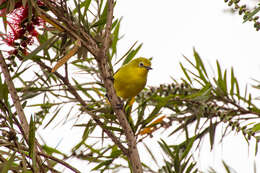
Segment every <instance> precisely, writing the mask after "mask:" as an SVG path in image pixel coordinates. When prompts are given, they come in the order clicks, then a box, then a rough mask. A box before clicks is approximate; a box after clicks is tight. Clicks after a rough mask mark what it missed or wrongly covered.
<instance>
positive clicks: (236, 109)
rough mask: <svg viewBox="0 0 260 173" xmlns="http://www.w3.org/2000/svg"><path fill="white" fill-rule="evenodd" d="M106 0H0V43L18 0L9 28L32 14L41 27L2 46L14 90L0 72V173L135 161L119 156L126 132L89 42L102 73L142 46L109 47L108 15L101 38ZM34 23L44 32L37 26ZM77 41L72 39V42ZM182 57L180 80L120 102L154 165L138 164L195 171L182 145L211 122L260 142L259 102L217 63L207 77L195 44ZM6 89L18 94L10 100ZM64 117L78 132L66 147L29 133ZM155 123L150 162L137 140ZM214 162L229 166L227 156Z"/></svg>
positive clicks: (114, 37) (189, 147)
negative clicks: (20, 12) (17, 16)
mask: <svg viewBox="0 0 260 173" xmlns="http://www.w3.org/2000/svg"><path fill="white" fill-rule="evenodd" d="M35 2H36V3H35ZM110 2H113V1H110V0H108V1H104V0H100V1H98V0H96V1H91V0H86V1H80V0H74V1H66V0H59V1H58V0H57V1H55V0H53V1H45V0H42V1H33V0H22V1H15V0H9V1H3V2H2V4H0V10H4V11H5V12H3V14H4V15H3V17H2V19H3V23H4V25H5V27H6V31H7V32H6V35H2V39H3V40H2V41H3V42H6V39H7V38H10V37H8V34H9V32H8V31H9V30H8V27H10V25H7V24H6V22H5V21H6V19H7V18H8V14H10V13H12V12H15V9H17V8H18V7H19V8H20V7H21V6H22V7H24V8H25V9H27V10H28V13H26V16H24V18H22V19H23V20H22V21H19V22H18V25H19V26H20V25H26V26H31V25H32V24H33V21H34V20H33V19H35V20H36V19H37V20H41V21H42V25H41V26H38V25H35V26H34V28H33V31H34V33H35V32H37V33H38V34H35V35H32V33H31V32H28V33H27V32H25V33H23V34H22V35H16V37H15V40H13V42H12V43H13V44H11V45H10V46H11V48H12V51H9V52H4V51H2V52H3V55H4V56H2V53H1V55H0V57H4V58H2V59H0V62H1V71H2V72H8V73H9V74H10V76H11V80H10V81H11V82H12V83H13V84H14V85H15V90H16V92H17V93H15V92H14V91H12V90H11V89H10V84H9V83H8V81H6V79H7V78H6V76H5V75H6V73H1V74H0V110H1V111H0V132H1V136H0V152H1V154H0V170H1V172H8V170H10V171H13V172H47V171H49V172H59V171H60V170H59V167H58V166H60V165H62V166H63V167H64V168H66V170H71V171H73V172H80V171H79V170H78V169H80V168H75V167H73V166H72V165H73V164H71V160H72V159H74V160H75V159H76V160H78V161H79V160H80V161H82V162H84V164H87V163H91V164H90V166H91V168H92V171H99V172H105V171H108V170H113V171H120V170H124V169H127V170H128V171H129V169H130V170H132V171H133V170H134V169H135V168H134V167H135V165H133V163H132V161H131V158H130V156H129V152H131V147H130V146H129V143H128V142H129V139H128V137H127V134H126V133H127V132H126V131H125V128H124V126H123V125H122V122H121V121H120V120H119V118H118V109H117V108H115V107H114V106H113V105H114V100H113V99H111V96H110V95H109V93H110V89H109V88H108V87H107V85H106V81H109V80H110V81H111V79H109V78H104V74H105V73H104V69H103V68H102V63H100V61H101V60H100V59H99V56H100V54H99V53H100V52H98V50H104V49H103V48H104V47H106V46H108V48H109V49H108V50H107V51H105V54H106V56H105V57H103V58H104V59H106V60H107V68H109V71H110V72H112V71H114V67H115V65H116V64H118V63H121V64H125V63H127V62H129V61H130V60H131V59H133V58H134V57H135V55H136V54H137V53H138V51H139V50H140V48H141V47H142V44H140V45H136V42H135V43H133V45H132V46H131V47H130V48H129V50H127V51H126V53H125V54H124V55H122V56H120V55H118V54H117V44H118V41H119V40H120V38H121V37H120V32H119V31H120V23H121V19H115V18H113V20H112V23H111V28H110V29H111V30H110V32H111V33H110V34H109V35H108V37H107V36H106V33H107V32H108V31H109V30H108V29H107V28H108V26H109V22H108V21H109V15H110V13H111V6H110V5H109V3H110ZM16 3H21V4H19V5H17V4H16ZM234 3H235V4H237V3H236V2H234ZM112 4H113V5H116V4H115V3H112ZM243 9H244V8H243ZM242 11H243V12H245V10H242ZM254 13H256V11H254V12H252V13H250V15H248V14H247V17H248V18H246V19H245V20H250V19H249V18H251V17H253V16H254V15H255V14H254ZM53 16H54V17H53ZM24 19H26V20H24ZM16 22H17V21H16ZM42 26H43V28H44V30H41V29H42V28H41V27H42ZM18 28H19V27H18ZM9 29H10V28H9ZM18 36H19V37H18ZM27 38H30V40H32V39H34V42H33V43H34V44H31V43H32V42H30V44H26V45H25V44H24V42H25V41H26V40H27ZM78 40H80V41H81V46H76V49H75V42H76V41H78ZM9 41H10V40H9ZM105 43H107V44H105ZM73 55H75V56H73ZM64 56H67V57H69V58H71V57H72V59H70V60H66V61H65V62H64V63H65V64H64V65H62V66H61V67H60V69H58V70H57V71H55V72H52V67H53V66H54V65H55V64H56V63H57V62H58V61H59V60H60V59H62V57H64ZM184 60H185V62H182V63H180V69H182V72H183V76H184V77H183V78H182V79H181V80H180V81H177V80H175V79H173V80H172V81H171V82H170V83H169V84H161V85H160V86H157V87H156V86H153V87H150V88H146V89H145V90H144V91H142V92H141V93H140V94H139V95H138V96H137V97H136V100H135V103H134V104H131V103H130V101H129V102H128V104H126V105H125V107H123V108H122V109H124V110H123V112H124V116H125V117H126V118H127V121H128V125H129V127H130V128H131V133H132V134H133V136H134V139H136V143H137V145H141V144H144V146H145V148H146V151H147V153H148V154H149V155H150V156H151V159H152V160H153V161H154V162H155V163H156V165H157V168H155V167H153V166H152V165H147V164H146V163H144V162H143V163H142V166H143V171H144V172H167V173H168V172H174V173H175V172H176V173H177V172H185V173H190V172H193V173H195V172H198V167H197V165H196V160H195V159H193V157H192V156H193V155H192V152H193V151H194V150H196V146H199V145H200V142H201V140H202V139H203V138H204V137H205V136H209V139H210V141H209V142H210V145H211V148H213V147H214V144H215V142H216V139H215V138H216V137H215V136H216V133H217V130H218V127H219V126H220V125H224V127H225V130H224V132H223V134H222V138H224V137H225V136H226V135H227V134H228V133H230V132H232V131H233V132H238V133H242V134H243V135H244V137H245V140H246V141H248V142H249V141H250V140H251V138H254V139H255V141H256V143H258V142H259V140H260V136H259V134H258V132H259V130H260V122H259V116H260V108H259V107H257V106H256V102H257V100H254V99H253V96H251V94H250V93H249V92H247V89H245V91H242V90H241V89H240V88H241V86H240V85H239V82H238V81H239V79H238V78H237V77H236V76H235V72H234V69H233V68H231V69H230V70H224V69H222V68H221V65H220V63H219V62H218V61H217V62H216V73H217V75H216V76H213V77H212V76H210V75H209V73H208V71H207V67H206V66H204V63H203V60H202V58H201V57H200V56H199V54H198V52H197V51H196V50H195V49H194V50H193V58H188V57H185V56H184ZM5 62H7V68H6V69H7V71H5V68H4V64H5ZM62 64H63V63H62ZM86 79H87V80H86ZM259 86H260V83H259V85H256V86H255V88H256V89H259V88H260V87H259ZM14 94H17V96H18V98H19V99H18V100H14V99H13V95H14ZM15 101H16V102H15ZM17 102H19V103H20V104H21V108H22V110H23V111H24V112H25V115H26V118H27V120H29V119H30V123H27V126H26V123H24V122H23V119H22V118H21V116H20V114H21V113H20V112H19V111H18V109H17V104H16V103H17ZM18 107H19V106H18ZM72 120H74V121H73V128H80V129H81V130H82V138H81V140H80V141H77V144H76V145H75V146H73V147H72V148H71V152H70V153H65V152H64V151H63V150H62V149H57V148H56V146H50V145H48V144H47V143H46V142H45V141H47V140H48V139H43V140H42V141H40V139H41V138H40V134H38V131H40V130H47V129H50V128H52V127H51V126H54V127H56V128H60V127H62V125H60V124H69V123H71V122H72ZM57 124H58V125H57ZM26 127H27V128H28V129H27V131H26ZM37 130H38V131H37ZM158 131H163V133H164V134H167V135H168V137H167V138H166V139H164V138H162V139H160V140H159V141H158V148H159V147H160V148H161V151H163V153H164V154H163V155H162V157H163V158H164V161H163V163H159V162H158V161H157V159H158V156H157V155H156V156H155V153H154V150H153V148H152V147H151V146H149V145H147V144H146V142H147V141H149V140H155V139H154V138H153V136H155V135H156V133H157V132H158ZM26 132H28V133H26ZM178 134H182V135H183V136H184V138H185V139H184V141H183V142H181V143H172V142H171V143H170V142H168V141H169V140H170V139H172V137H173V136H174V135H178ZM128 135H129V134H128ZM130 135H131V134H130ZM149 137H150V138H151V139H148V138H149ZM71 140H73V137H71ZM256 146H257V145H256ZM257 151H258V148H256V150H255V152H256V153H257ZM223 165H224V167H225V168H226V169H227V170H228V169H229V166H227V164H225V163H223ZM133 172H134V171H133ZM227 172H228V171H227Z"/></svg>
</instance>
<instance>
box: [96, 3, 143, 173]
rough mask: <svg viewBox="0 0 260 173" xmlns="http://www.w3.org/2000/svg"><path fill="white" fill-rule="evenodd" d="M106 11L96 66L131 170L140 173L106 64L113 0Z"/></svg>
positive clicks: (137, 159) (131, 137)
mask: <svg viewBox="0 0 260 173" xmlns="http://www.w3.org/2000/svg"><path fill="white" fill-rule="evenodd" d="M107 2H108V13H107V22H106V28H105V38H104V40H103V46H102V48H101V49H100V50H99V56H97V57H96V60H97V62H98V66H99V69H100V73H101V77H102V79H103V81H104V86H105V88H106V90H107V95H108V98H109V101H110V103H111V105H112V108H113V110H114V111H115V113H116V116H117V119H118V121H119V123H120V125H121V126H122V128H123V130H124V133H125V135H126V140H127V145H128V158H129V160H130V163H131V166H132V169H133V172H135V173H142V172H143V169H142V164H141V160H140V157H139V153H138V150H137V145H136V138H135V136H134V133H133V131H132V128H131V126H130V125H129V123H128V121H127V118H126V115H125V112H124V108H123V107H121V108H118V105H123V103H122V101H121V100H120V99H119V97H118V96H117V95H116V92H115V89H114V84H113V80H111V79H113V75H112V70H111V69H110V66H109V65H108V48H109V47H110V45H109V39H110V38H109V37H110V35H111V33H110V32H111V25H112V20H113V6H114V1H113V0H108V1H107Z"/></svg>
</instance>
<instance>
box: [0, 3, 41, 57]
mask: <svg viewBox="0 0 260 173" xmlns="http://www.w3.org/2000/svg"><path fill="white" fill-rule="evenodd" d="M2 3H6V0H0V5H1V4H2ZM37 3H38V5H39V6H43V5H44V4H43V2H41V1H40V0H38V1H37ZM4 10H5V9H0V14H4V13H3V11H4ZM6 17H7V20H6V21H7V24H8V32H7V34H6V35H5V37H4V40H3V41H5V42H6V43H7V44H8V45H9V46H11V47H14V48H15V49H20V51H19V52H22V53H26V54H27V53H28V52H27V50H26V49H27V46H28V45H32V43H33V41H34V38H37V36H38V32H37V30H36V29H38V28H40V27H43V25H44V24H45V21H44V20H42V19H41V18H40V17H38V16H36V15H35V11H34V10H33V11H32V20H31V21H28V5H26V6H25V7H24V6H23V5H22V0H18V1H16V4H15V8H14V10H12V11H11V12H9V14H7V15H6ZM17 46H18V47H17ZM19 47H20V48H19ZM10 53H11V52H10Z"/></svg>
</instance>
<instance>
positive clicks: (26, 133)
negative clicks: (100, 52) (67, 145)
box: [0, 51, 44, 171]
mask: <svg viewBox="0 0 260 173" xmlns="http://www.w3.org/2000/svg"><path fill="white" fill-rule="evenodd" d="M0 66H1V69H2V72H3V74H4V78H5V82H6V85H7V88H8V91H9V93H10V95H11V98H12V100H13V103H14V107H15V109H16V112H17V115H18V118H19V121H20V123H21V127H22V130H21V133H22V134H23V136H24V138H25V139H26V142H27V144H28V145H29V141H28V139H29V133H30V132H29V124H28V122H27V119H26V116H25V114H24V111H23V107H22V104H21V102H20V100H19V97H18V95H17V91H16V89H15V87H14V83H13V80H12V78H11V75H10V73H9V70H8V67H7V64H6V62H5V60H4V57H3V54H2V52H1V51H0ZM35 144H36V146H38V149H39V150H40V151H42V148H41V147H40V145H38V142H37V140H36V139H35ZM35 150H37V149H36V148H35ZM36 158H37V162H38V166H39V168H40V171H43V170H44V169H43V168H42V161H41V158H40V157H38V156H37V157H36Z"/></svg>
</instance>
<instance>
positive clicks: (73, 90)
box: [36, 60, 128, 155]
mask: <svg viewBox="0 0 260 173" xmlns="http://www.w3.org/2000/svg"><path fill="white" fill-rule="evenodd" d="M36 63H37V64H38V65H39V66H41V67H42V68H43V69H46V70H47V71H48V72H49V73H51V70H52V68H51V67H49V66H47V65H46V64H44V63H43V62H42V61H40V60H37V61H36ZM54 74H55V75H56V76H57V77H58V78H59V79H61V80H62V81H63V83H64V84H65V85H66V86H67V87H68V90H69V92H70V93H71V94H72V95H74V97H75V98H76V100H77V101H78V102H80V104H81V105H82V107H83V108H86V107H87V106H88V105H87V104H86V102H85V101H84V100H83V99H82V98H81V97H80V95H79V94H78V92H77V90H76V89H75V88H74V87H73V86H72V85H71V84H70V82H69V81H68V80H67V79H66V78H65V77H63V76H62V75H61V74H59V73H58V72H54ZM84 111H85V112H86V113H88V114H89V115H90V116H91V117H92V118H93V119H94V120H95V122H96V123H97V124H98V125H99V126H100V127H101V128H102V129H103V130H104V132H105V133H106V134H107V136H109V137H110V139H111V140H112V141H113V142H114V143H115V144H116V145H117V146H118V147H119V148H120V149H121V150H122V152H123V153H124V154H125V155H126V154H127V153H128V151H127V149H126V148H125V147H124V146H123V145H122V143H121V142H120V141H119V140H118V139H117V137H116V136H115V135H114V134H113V133H112V132H111V131H109V130H108V129H107V128H106V127H105V125H104V124H103V123H102V122H101V121H100V120H99V117H98V116H96V115H95V114H94V113H93V112H91V111H89V110H86V109H84Z"/></svg>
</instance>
